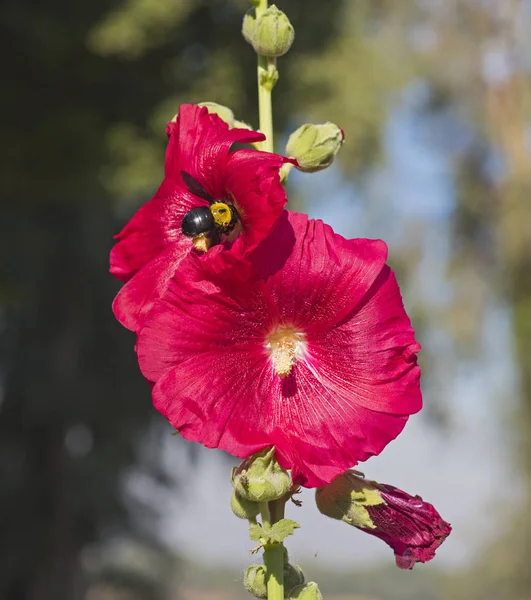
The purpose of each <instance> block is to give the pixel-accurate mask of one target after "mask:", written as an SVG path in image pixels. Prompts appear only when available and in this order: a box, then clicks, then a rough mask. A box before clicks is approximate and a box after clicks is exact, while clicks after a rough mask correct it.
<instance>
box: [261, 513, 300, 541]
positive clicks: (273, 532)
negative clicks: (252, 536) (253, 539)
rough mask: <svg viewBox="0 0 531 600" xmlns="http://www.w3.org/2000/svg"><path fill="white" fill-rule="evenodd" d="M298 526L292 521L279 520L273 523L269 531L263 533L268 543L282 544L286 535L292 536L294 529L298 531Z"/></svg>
mask: <svg viewBox="0 0 531 600" xmlns="http://www.w3.org/2000/svg"><path fill="white" fill-rule="evenodd" d="M299 527H300V525H299V524H298V523H297V521H293V519H281V520H280V521H278V523H275V524H274V525H273V526H272V527H271V528H270V529H267V530H265V531H264V532H263V535H265V537H266V538H267V540H268V542H269V543H271V542H283V541H284V540H285V539H286V538H287V537H288V535H293V532H294V531H295V529H299Z"/></svg>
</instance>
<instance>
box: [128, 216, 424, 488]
mask: <svg viewBox="0 0 531 600" xmlns="http://www.w3.org/2000/svg"><path fill="white" fill-rule="evenodd" d="M386 257H387V247H386V245H385V243H384V242H382V241H379V240H366V239H354V240H346V239H344V238H342V237H341V236H339V235H337V234H335V233H334V232H333V231H332V229H331V228H330V227H329V226H327V225H325V224H323V223H322V222H321V221H313V220H308V218H307V217H306V216H305V215H301V214H298V213H291V212H288V211H286V212H285V213H284V215H283V217H282V218H281V219H280V221H279V223H278V225H277V227H276V228H275V230H274V231H273V232H272V234H271V235H270V236H269V237H268V238H267V239H266V240H265V241H264V242H263V243H262V244H261V245H260V246H259V247H258V249H257V250H256V252H255V253H254V255H253V267H254V270H255V272H256V273H257V276H256V277H254V278H252V277H251V276H250V275H249V273H248V272H247V271H246V269H245V268H244V267H243V266H241V267H240V268H235V269H231V270H228V271H226V272H225V273H224V274H223V275H222V276H219V275H217V274H215V273H214V274H209V273H207V268H208V265H209V263H210V261H201V260H200V259H199V258H198V257H194V256H190V257H189V258H187V259H186V260H185V261H183V262H182V263H181V266H180V268H179V270H178V271H177V272H176V273H175V275H174V277H173V278H172V281H171V282H170V285H169V288H168V292H167V293H166V294H165V296H164V298H163V299H162V300H159V301H157V302H155V304H154V305H153V308H152V310H151V311H150V314H149V315H148V317H147V318H146V321H145V323H144V327H143V329H142V331H141V332H140V335H139V339H138V344H137V352H138V357H139V363H140V367H141V369H142V372H143V373H144V375H145V377H146V378H147V379H148V380H150V381H151V382H154V383H156V385H155V386H154V389H153V400H154V404H155V407H156V408H157V409H158V410H159V411H160V412H161V413H162V414H164V415H165V416H166V417H167V418H168V419H169V421H170V422H171V423H172V425H173V426H174V427H176V428H177V429H178V430H179V431H180V433H181V434H182V436H183V437H185V438H187V439H189V440H193V441H197V442H200V443H202V444H204V445H205V446H208V447H219V448H221V449H223V450H226V451H228V452H230V453H232V454H234V455H236V456H239V457H247V456H250V455H251V454H253V453H255V452H257V451H258V450H261V449H263V448H266V447H268V446H275V448H276V457H277V459H278V462H279V463H280V464H281V465H282V466H283V467H284V468H289V469H292V471H293V478H294V480H295V481H297V482H298V483H301V484H303V485H306V486H308V487H315V486H320V485H323V484H324V483H328V482H330V481H331V480H332V479H333V478H334V477H335V476H336V475H338V474H339V473H342V472H343V471H345V469H347V468H348V467H351V466H353V465H355V464H356V463H357V462H358V461H360V460H365V459H367V458H368V457H369V456H371V455H374V454H378V453H379V452H381V450H382V449H383V448H384V447H385V446H386V445H387V444H388V443H389V442H390V441H391V440H392V439H394V438H395V437H396V436H397V435H398V434H399V433H400V431H401V430H402V429H403V427H404V425H405V423H406V421H407V418H408V416H409V415H410V414H412V413H414V412H417V411H418V410H420V408H421V393H420V387H419V376H420V369H419V367H418V366H417V363H416V356H415V353H416V352H417V351H418V350H419V348H420V346H419V344H418V343H417V342H416V341H415V338H414V332H413V329H412V328H411V324H410V321H409V319H408V317H407V315H406V313H405V311H404V308H403V305H402V300H401V297H400V291H399V288H398V285H397V283H396V280H395V277H394V275H393V273H392V271H391V270H390V269H389V267H387V266H386V265H385V260H386Z"/></svg>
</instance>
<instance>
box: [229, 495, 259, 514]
mask: <svg viewBox="0 0 531 600" xmlns="http://www.w3.org/2000/svg"><path fill="white" fill-rule="evenodd" d="M230 508H231V510H232V512H233V513H234V514H235V515H236V516H237V517H238V518H240V519H247V520H248V521H249V520H250V519H254V518H255V517H256V516H257V515H258V514H259V512H260V505H259V504H257V503H256V502H250V501H249V500H246V499H245V498H242V497H241V496H239V495H238V494H237V493H236V492H233V493H232V497H231V499H230Z"/></svg>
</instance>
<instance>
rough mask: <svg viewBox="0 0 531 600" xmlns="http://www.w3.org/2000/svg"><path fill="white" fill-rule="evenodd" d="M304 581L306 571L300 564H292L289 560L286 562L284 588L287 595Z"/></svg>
mask: <svg viewBox="0 0 531 600" xmlns="http://www.w3.org/2000/svg"><path fill="white" fill-rule="evenodd" d="M303 583H304V573H303V572H302V569H301V568H300V567H299V566H295V567H294V566H293V565H290V564H289V562H287V561H286V562H285V563H284V590H285V592H286V596H288V595H289V593H290V591H291V590H292V589H294V588H296V587H298V586H300V585H302V584H303Z"/></svg>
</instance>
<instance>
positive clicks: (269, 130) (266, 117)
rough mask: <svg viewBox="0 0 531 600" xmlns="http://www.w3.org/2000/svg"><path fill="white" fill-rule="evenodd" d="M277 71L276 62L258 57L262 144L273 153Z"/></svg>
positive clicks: (264, 3) (262, 8)
mask: <svg viewBox="0 0 531 600" xmlns="http://www.w3.org/2000/svg"><path fill="white" fill-rule="evenodd" d="M267 5H268V0H260V1H259V4H258V5H257V6H256V8H255V10H256V18H257V19H258V18H259V17H260V15H262V13H263V12H264V11H265V10H267ZM275 70H276V60H275V59H274V58H273V59H271V58H267V57H266V56H260V55H258V69H257V76H258V114H259V119H260V131H261V132H262V133H263V134H264V135H265V136H266V139H265V141H264V142H261V145H260V147H261V149H262V150H265V151H266V152H273V107H272V102H271V92H272V90H273V85H274V84H273V85H272V84H271V76H272V74H273V71H275Z"/></svg>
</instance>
